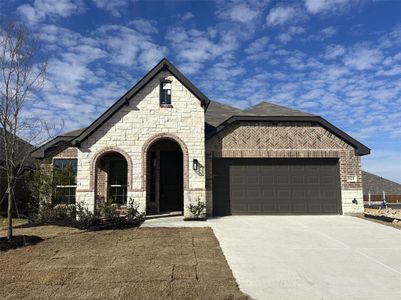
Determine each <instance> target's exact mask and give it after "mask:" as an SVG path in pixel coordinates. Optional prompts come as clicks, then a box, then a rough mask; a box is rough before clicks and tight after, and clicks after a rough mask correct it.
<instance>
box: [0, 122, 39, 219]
mask: <svg viewBox="0 0 401 300" xmlns="http://www.w3.org/2000/svg"><path fill="white" fill-rule="evenodd" d="M4 134H5V133H4V129H3V128H0V214H2V215H6V214H7V208H8V198H7V174H6V170H5V168H4V166H5V163H6V155H5V149H4V141H3V136H4ZM17 145H18V148H19V152H20V153H25V156H24V157H26V155H29V152H30V151H32V150H33V149H35V147H34V146H33V145H31V144H30V143H28V142H26V141H25V140H23V139H21V138H17ZM34 167H35V159H33V158H31V157H29V156H28V157H27V159H26V160H24V162H23V168H22V170H23V172H22V173H23V174H21V176H19V177H18V179H17V180H18V182H17V184H16V186H15V190H14V197H15V203H14V207H13V211H14V212H18V213H25V212H27V211H28V210H30V209H32V206H33V203H32V198H31V197H30V193H29V191H28V187H27V184H26V180H25V179H26V177H25V176H26V175H28V174H29V172H30V170H32V169H33V168H34Z"/></svg>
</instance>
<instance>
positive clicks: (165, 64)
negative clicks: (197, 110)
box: [72, 58, 210, 145]
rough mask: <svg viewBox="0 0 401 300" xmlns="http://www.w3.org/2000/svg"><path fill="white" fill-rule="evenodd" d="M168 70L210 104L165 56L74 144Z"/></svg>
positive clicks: (205, 106)
mask: <svg viewBox="0 0 401 300" xmlns="http://www.w3.org/2000/svg"><path fill="white" fill-rule="evenodd" d="M164 70H167V71H169V72H170V73H171V74H172V75H174V76H175V77H176V78H177V79H178V80H179V81H180V82H181V83H182V84H183V85H184V86H185V87H186V88H187V89H188V90H189V91H191V92H192V93H193V94H194V95H195V97H197V98H198V99H199V101H200V102H201V105H202V106H203V107H204V108H205V109H206V108H207V107H208V105H209V102H210V100H209V98H208V97H206V96H205V95H204V94H203V93H202V92H201V91H200V90H199V89H198V88H197V87H196V86H194V85H193V84H192V82H191V81H189V80H188V79H187V78H186V77H185V76H184V75H183V74H182V73H181V72H180V71H179V70H178V69H177V68H176V67H175V66H174V65H173V64H172V63H171V62H170V61H168V59H167V58H163V59H162V60H161V61H160V62H159V63H158V64H157V65H156V66H155V67H154V68H153V69H152V70H150V71H149V73H147V74H146V75H145V76H144V77H143V78H142V79H141V80H139V81H138V83H137V84H135V85H134V86H133V87H132V88H131V89H130V90H129V91H128V92H127V93H125V94H124V95H123V96H122V97H121V98H120V99H119V100H118V101H117V102H116V103H114V104H113V105H112V106H111V107H110V108H109V109H108V110H106V112H104V113H103V114H102V115H101V116H100V117H99V118H97V119H96V120H95V121H94V122H93V123H92V124H91V125H89V126H88V127H87V128H86V129H85V130H83V131H82V132H81V133H80V134H79V135H78V136H77V137H76V138H74V139H73V140H72V143H73V145H79V144H80V143H81V142H82V141H84V140H85V139H86V138H87V137H89V136H90V135H91V134H92V133H93V132H94V131H95V130H96V129H97V128H98V127H99V126H101V125H102V124H103V123H104V122H106V121H107V120H108V119H109V118H110V117H111V116H112V115H114V113H115V112H117V111H118V110H119V109H120V108H121V107H122V106H123V105H126V104H127V103H128V102H129V100H131V99H132V97H134V96H135V95H136V94H137V93H138V92H139V91H140V90H142V88H143V87H144V86H146V84H148V83H149V81H151V80H152V79H153V78H154V77H155V76H156V75H157V74H158V73H159V72H161V71H164Z"/></svg>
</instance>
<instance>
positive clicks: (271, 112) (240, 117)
mask: <svg viewBox="0 0 401 300" xmlns="http://www.w3.org/2000/svg"><path fill="white" fill-rule="evenodd" d="M212 107H213V106H212ZM215 110H216V111H215V112H214V114H217V111H222V112H231V111H232V112H233V113H234V114H233V115H231V116H230V117H229V118H227V119H225V120H224V121H223V122H222V123H220V124H218V125H217V126H216V125H213V124H210V125H213V127H214V128H209V129H208V131H207V135H206V138H207V139H208V138H211V137H212V136H213V135H215V134H217V133H219V132H221V131H222V130H223V129H224V128H226V127H227V126H229V125H231V124H233V123H235V122H240V121H251V122H264V121H271V122H315V123H317V124H319V125H320V126H322V127H323V128H325V129H326V130H328V131H329V132H331V133H333V134H334V135H336V136H337V137H339V138H340V139H342V140H343V141H345V142H346V143H348V144H349V145H351V146H352V147H354V148H355V150H356V153H357V154H358V155H366V154H370V149H369V148H368V147H366V146H365V145H363V144H362V143H360V142H358V141H357V140H355V139H354V138H352V137H351V136H349V135H348V134H347V133H345V132H344V131H342V130H341V129H339V128H337V127H335V126H334V125H333V124H331V123H330V122H328V121H326V120H325V119H323V118H322V117H320V116H316V115H312V114H309V113H306V112H303V111H299V110H295V109H292V108H288V107H284V106H281V105H277V104H273V103H269V102H261V103H259V104H256V105H255V106H253V107H251V108H249V109H247V110H240V109H236V108H233V107H230V106H228V105H224V107H223V108H222V107H221V106H216V107H215ZM208 113H210V112H209V111H207V112H206V121H207V120H208V117H207V115H208ZM217 119H218V118H215V119H214V120H216V121H217ZM216 123H217V122H215V124H216Z"/></svg>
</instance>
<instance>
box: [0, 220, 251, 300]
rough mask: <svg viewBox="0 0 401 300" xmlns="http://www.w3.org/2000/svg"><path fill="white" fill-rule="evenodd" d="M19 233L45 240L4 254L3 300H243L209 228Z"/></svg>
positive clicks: (55, 229)
mask: <svg viewBox="0 0 401 300" xmlns="http://www.w3.org/2000/svg"><path fill="white" fill-rule="evenodd" d="M15 233H16V234H20V235H21V234H24V235H37V236H40V237H43V238H44V239H45V240H44V241H43V242H40V243H38V244H36V245H34V246H29V247H24V248H19V249H16V250H9V251H6V252H0V266H1V272H0V282H1V285H0V298H1V299H21V298H42V299H65V298H77V299H100V298H102V299H244V298H245V296H244V295H243V294H242V293H241V291H240V290H239V288H238V286H237V284H236V282H235V279H234V278H233V275H232V272H231V270H230V268H229V267H228V264H227V262H226V260H225V257H224V255H223V253H222V251H221V249H220V246H219V244H218V242H217V240H216V238H215V236H214V234H213V232H212V230H211V229H209V228H135V229H126V230H107V231H99V232H84V231H80V230H78V229H72V228H66V227H57V226H41V227H36V228H24V229H16V231H15ZM4 235H5V232H4V231H0V236H4Z"/></svg>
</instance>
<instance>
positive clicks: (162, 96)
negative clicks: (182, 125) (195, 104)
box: [159, 79, 173, 107]
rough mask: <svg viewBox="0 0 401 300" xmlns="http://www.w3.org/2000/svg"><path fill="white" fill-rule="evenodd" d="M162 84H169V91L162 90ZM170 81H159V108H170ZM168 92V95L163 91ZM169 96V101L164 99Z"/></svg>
mask: <svg viewBox="0 0 401 300" xmlns="http://www.w3.org/2000/svg"><path fill="white" fill-rule="evenodd" d="M164 84H170V89H164V88H163V85H164ZM171 85H172V81H171V80H168V79H163V80H160V94H159V104H160V106H161V107H171V106H172V98H173V97H172V86H171ZM168 90H169V91H170V94H168V93H167V92H166V93H165V92H164V91H168ZM167 96H169V99H165V97H167Z"/></svg>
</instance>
